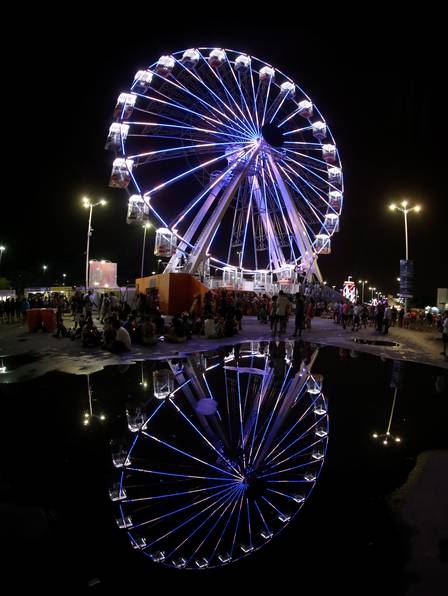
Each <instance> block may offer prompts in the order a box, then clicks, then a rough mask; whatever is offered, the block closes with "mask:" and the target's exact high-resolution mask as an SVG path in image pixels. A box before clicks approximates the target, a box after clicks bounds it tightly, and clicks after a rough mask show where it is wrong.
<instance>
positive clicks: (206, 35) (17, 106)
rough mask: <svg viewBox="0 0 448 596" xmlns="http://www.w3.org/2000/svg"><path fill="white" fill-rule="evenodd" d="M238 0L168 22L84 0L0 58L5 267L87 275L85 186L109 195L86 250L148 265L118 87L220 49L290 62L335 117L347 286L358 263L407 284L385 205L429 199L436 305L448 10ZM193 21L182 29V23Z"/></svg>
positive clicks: (427, 238) (422, 257) (23, 272)
mask: <svg viewBox="0 0 448 596" xmlns="http://www.w3.org/2000/svg"><path fill="white" fill-rule="evenodd" d="M142 11H143V12H142ZM233 11H234V12H235V15H234V16H233V18H231V15H230V14H229V16H226V15H227V14H228V12H226V10H225V9H223V15H222V17H221V18H220V19H219V23H218V25H216V24H214V22H215V21H216V19H212V18H210V21H211V22H209V23H207V24H206V23H202V22H201V21H200V20H198V15H193V14H191V13H190V14H189V15H186V16H185V17H181V16H180V15H177V16H176V18H175V19H174V20H175V23H174V25H175V26H173V18H170V17H166V18H165V20H161V19H160V18H158V17H157V18H155V17H154V14H153V15H152V14H151V12H148V13H145V12H144V9H137V8H136V7H135V6H134V7H129V9H127V11H124V12H123V14H120V15H117V14H112V13H111V14H109V15H108V16H106V17H104V19H101V20H98V21H96V22H95V21H91V20H89V18H88V16H87V14H86V13H84V12H83V13H81V12H78V13H76V14H70V13H67V15H64V17H62V16H61V15H57V14H56V15H53V18H55V19H56V22H59V23H60V25H59V26H55V27H54V26H53V25H51V26H50V24H47V25H45V24H42V26H40V27H39V28H36V29H35V30H34V29H33V33H31V34H27V35H26V36H25V35H24V36H23V43H24V44H25V45H26V48H27V50H28V60H26V62H25V63H22V62H18V61H17V59H16V60H14V62H11V61H10V62H9V64H8V65H7V66H6V67H5V70H4V73H5V74H6V75H8V79H9V82H10V92H11V95H10V96H9V97H10V101H11V104H10V108H9V109H7V110H6V112H4V115H5V118H6V121H7V122H6V123H5V126H6V129H8V130H10V133H9V134H8V137H5V138H9V140H10V141H11V142H10V143H9V150H10V151H11V154H10V158H9V159H8V164H9V167H11V168H12V169H13V171H14V172H15V174H14V177H13V179H15V184H14V185H13V190H12V191H10V190H9V188H10V187H9V186H8V185H6V186H5V187H4V191H5V193H6V195H4V201H3V203H2V214H1V220H0V244H4V245H6V247H7V249H6V251H5V253H4V254H3V257H2V263H1V268H2V272H1V274H2V275H6V276H8V277H10V278H13V279H16V278H17V277H19V279H27V278H29V277H30V276H31V277H32V278H33V279H35V281H36V283H39V282H40V281H42V265H43V264H46V265H47V266H48V270H47V274H46V275H47V276H48V278H49V281H50V280H51V281H53V282H57V281H58V280H60V279H61V277H62V272H65V273H66V274H67V282H68V283H74V282H81V281H82V279H83V276H84V259H85V256H84V254H85V253H84V251H85V241H86V231H87V212H86V211H85V210H84V209H82V208H81V202H80V201H81V197H82V196H83V195H84V194H87V195H89V196H91V197H92V198H99V197H104V198H107V199H108V201H109V204H108V206H107V208H106V209H105V210H104V211H102V212H101V213H100V212H99V211H98V210H95V212H94V221H93V227H94V234H93V236H92V244H91V252H90V256H91V257H92V258H106V259H109V260H111V261H116V262H117V263H118V277H119V281H120V282H125V281H126V280H133V279H134V277H136V276H138V275H139V270H140V257H141V252H140V251H141V245H142V231H141V229H140V228H136V227H132V226H128V225H127V224H126V222H125V218H126V208H127V195H126V193H125V191H121V190H118V189H111V188H109V187H108V181H109V175H110V167H111V154H109V153H108V152H106V151H105V150H104V143H105V139H106V136H107V131H108V128H109V125H110V124H111V122H112V111H113V108H114V106H115V102H116V98H117V96H118V94H119V93H120V92H121V91H126V90H127V89H129V86H130V84H131V83H132V79H133V75H134V73H135V72H136V71H137V70H138V69H139V68H142V67H146V66H148V65H149V64H151V63H152V62H154V61H155V60H157V59H158V57H159V56H160V55H161V54H163V53H171V52H174V51H177V50H182V49H186V48H188V47H195V46H197V47H200V46H210V47H211V46H216V47H227V48H232V49H236V50H239V51H241V52H244V53H248V54H252V55H254V56H257V57H258V58H261V59H263V60H265V61H266V62H269V63H272V64H273V65H274V66H275V67H277V68H279V69H280V70H282V71H283V72H285V74H287V75H288V76H290V77H291V78H292V79H294V80H295V81H296V82H297V83H298V84H299V85H300V86H301V87H302V88H303V89H304V90H305V91H306V92H307V93H308V94H309V95H310V96H311V98H312V99H313V101H314V103H315V104H316V105H317V106H318V108H319V109H320V111H321V112H322V114H323V115H324V117H325V119H326V121H327V122H328V123H329V125H330V128H331V130H332V133H333V135H334V137H335V139H336V141H337V144H338V148H339V151H340V155H341V160H342V164H343V168H344V177H345V199H344V207H343V212H342V216H341V230H340V232H339V234H337V235H335V236H334V237H333V242H332V250H333V252H332V254H331V255H330V256H326V257H322V258H321V259H320V260H319V264H320V267H321V270H322V273H323V275H324V278H325V279H326V280H328V282H329V283H330V284H331V285H333V284H336V285H337V286H338V287H339V286H340V284H341V283H342V281H343V280H344V279H346V277H347V275H352V276H353V278H354V279H361V278H363V279H367V280H369V285H370V284H372V285H375V286H376V287H378V288H381V289H384V290H387V291H394V290H396V289H397V287H396V284H397V282H396V277H397V275H398V274H399V271H398V269H399V260H400V258H404V225H403V216H402V214H401V213H391V212H389V211H388V209H387V205H388V204H389V203H390V202H391V201H392V200H400V199H402V198H404V197H406V198H409V200H411V201H413V202H418V203H420V204H421V205H422V207H423V210H422V212H421V213H420V214H415V213H412V214H410V215H409V253H410V254H409V256H410V258H411V259H414V261H415V268H416V292H415V293H416V295H417V296H420V297H421V300H425V301H426V300H431V302H432V303H435V292H436V288H437V287H446V286H447V285H448V267H447V265H446V261H447V259H446V253H447V251H446V200H445V196H444V194H443V193H444V191H445V187H446V180H445V178H446V168H445V163H444V162H445V160H444V159H443V158H444V144H445V142H446V94H443V93H442V91H441V88H442V85H445V84H446V82H445V78H446V77H445V74H446V65H445V63H444V55H445V48H444V47H443V41H442V40H443V36H442V25H441V17H440V15H437V14H431V15H428V16H426V17H425V16H422V15H421V14H415V15H413V14H407V15H405V16H403V15H397V16H393V15H388V16H387V18H386V17H385V16H384V13H381V14H379V13H378V14H375V15H373V14H369V13H368V11H366V10H364V11H363V13H362V15H361V13H359V14H357V13H355V12H353V13H352V14H350V15H341V14H339V13H338V14H336V13H335V14H327V15H326V16H325V18H324V17H322V15H318V14H315V15H313V13H312V10H311V9H306V10H305V9H304V12H303V13H302V16H303V18H302V19H296V18H294V19H288V18H287V15H285V13H284V11H282V14H281V15H278V16H276V15H275V14H274V15H273V16H272V17H271V16H266V17H265V18H263V19H261V18H260V19H259V22H260V24H259V25H256V24H255V23H254V22H253V21H252V24H251V25H250V26H248V25H247V24H245V21H246V22H247V21H248V19H244V17H241V18H239V17H238V16H237V15H236V13H237V12H238V11H237V10H236V7H234V9H233ZM305 13H306V14H305ZM32 17H33V16H32V15H28V18H29V20H30V22H31V20H32ZM40 19H41V20H42V15H41V17H40ZM349 21H351V22H349ZM288 22H290V24H289V25H286V26H285V23H288ZM182 26H183V27H184V31H183V32H179V31H175V29H179V28H180V27H182ZM8 71H10V72H8ZM10 192H12V197H11V196H9V197H8V196H7V195H9V193H10Z"/></svg>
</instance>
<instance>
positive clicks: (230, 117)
mask: <svg viewBox="0 0 448 596" xmlns="http://www.w3.org/2000/svg"><path fill="white" fill-rule="evenodd" d="M206 68H209V69H210V71H211V72H212V73H213V75H215V77H216V80H215V82H219V83H220V84H221V85H223V83H222V81H221V80H220V78H219V77H218V76H217V75H216V73H215V72H214V71H213V69H212V68H211V67H210V66H209V65H208V64H206ZM189 72H190V74H191V77H192V79H193V80H195V81H196V82H197V83H198V84H199V85H200V86H201V87H202V90H203V91H205V92H206V97H211V98H212V99H213V100H214V101H215V102H216V103H215V105H212V104H210V103H209V102H208V101H206V100H205V99H203V97H202V96H201V95H200V94H194V93H193V92H191V91H190V90H189V89H187V88H186V87H184V91H185V93H187V94H188V95H189V96H192V97H193V98H194V101H197V102H199V103H200V104H201V105H204V107H206V108H207V109H208V110H209V111H210V113H212V114H216V113H217V114H219V115H220V116H221V118H222V119H224V120H226V121H227V122H229V123H231V125H232V129H233V130H234V131H235V132H236V131H239V136H245V137H247V136H248V135H249V136H251V134H252V132H251V129H250V127H249V126H248V124H247V122H246V121H245V120H244V119H242V118H240V117H239V116H238V114H236V113H235V111H234V110H232V109H231V108H230V107H229V105H228V103H226V101H224V100H223V99H222V98H221V97H220V96H219V94H218V93H217V92H216V91H215V90H214V89H213V88H212V86H211V84H210V83H207V82H206V81H205V80H204V79H203V78H202V77H201V76H199V74H198V73H195V72H192V71H189ZM224 89H225V90H226V91H227V88H226V87H225V86H224ZM226 99H227V100H228V99H229V98H228V97H226ZM221 122H222V120H221Z"/></svg>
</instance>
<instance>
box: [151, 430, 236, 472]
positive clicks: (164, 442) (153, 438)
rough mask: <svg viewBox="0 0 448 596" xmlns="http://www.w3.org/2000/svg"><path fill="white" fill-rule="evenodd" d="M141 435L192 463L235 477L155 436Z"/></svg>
mask: <svg viewBox="0 0 448 596" xmlns="http://www.w3.org/2000/svg"><path fill="white" fill-rule="evenodd" d="M143 434H144V435H145V436H146V437H148V438H149V439H152V440H153V441H155V442H156V443H159V444H160V445H162V446H163V447H166V448H167V449H170V450H172V451H174V452H176V453H179V454H180V455H183V456H185V457H186V458H187V459H191V460H193V461H196V462H198V463H200V464H202V465H204V466H206V467H209V468H212V469H213V470H217V471H219V472H221V473H222V474H225V475H227V476H229V477H233V478H234V477H235V476H234V474H232V473H231V472H229V471H227V470H225V469H223V468H220V467H218V466H215V465H214V464H211V463H210V462H207V461H205V460H203V459H201V458H199V457H196V456H195V455H193V454H192V453H188V452H187V451H184V450H182V449H179V448H178V447H176V446H175V445H172V444H170V443H168V442H167V441H164V440H163V439H159V438H158V437H156V436H155V435H152V434H149V433H148V432H147V431H143ZM206 442H207V443H208V440H207V439H206ZM213 450H215V448H214V447H213Z"/></svg>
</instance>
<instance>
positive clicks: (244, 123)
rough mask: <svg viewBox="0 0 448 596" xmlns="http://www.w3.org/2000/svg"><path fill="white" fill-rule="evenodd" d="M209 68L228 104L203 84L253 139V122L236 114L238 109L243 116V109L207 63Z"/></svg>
mask: <svg viewBox="0 0 448 596" xmlns="http://www.w3.org/2000/svg"><path fill="white" fill-rule="evenodd" d="M228 65H229V68H230V69H231V66H230V64H229V63H228ZM207 67H208V69H209V71H210V73H211V75H212V78H213V77H214V81H215V82H217V83H218V85H220V86H221V89H222V91H223V92H224V94H225V97H226V99H227V102H226V101H224V100H223V99H222V98H221V97H220V96H219V95H218V93H215V91H213V89H212V88H211V86H208V85H207V84H206V83H205V81H203V84H204V85H205V87H206V88H207V90H208V92H209V93H212V94H213V96H214V97H215V98H216V99H217V100H218V101H219V102H220V104H221V105H222V106H223V109H226V110H227V111H228V112H229V116H230V117H232V118H234V119H235V120H236V121H237V123H238V126H239V128H241V129H242V130H244V131H245V133H246V134H247V135H249V137H252V136H253V133H254V130H253V129H252V128H251V122H248V121H247V120H246V119H245V118H244V116H243V117H241V115H238V114H237V113H236V112H235V109H236V110H237V111H238V112H239V113H240V114H242V112H241V109H240V107H239V105H238V104H237V103H236V102H235V101H234V98H233V97H231V96H230V95H229V90H228V89H227V86H226V85H225V83H224V81H223V79H222V77H220V76H218V74H217V72H216V71H215V70H214V69H213V68H212V67H211V66H210V64H209V63H207ZM229 100H230V101H231V103H232V105H233V108H232V107H231V106H230V105H229V104H228V101H229Z"/></svg>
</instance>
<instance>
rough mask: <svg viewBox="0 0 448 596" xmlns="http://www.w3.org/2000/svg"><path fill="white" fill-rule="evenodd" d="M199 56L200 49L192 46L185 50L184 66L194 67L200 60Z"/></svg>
mask: <svg viewBox="0 0 448 596" xmlns="http://www.w3.org/2000/svg"><path fill="white" fill-rule="evenodd" d="M199 57H200V54H199V52H198V50H195V49H194V48H190V49H188V50H185V52H184V53H183V56H182V60H181V62H182V64H183V65H184V66H188V67H193V66H196V64H197V63H198V62H199Z"/></svg>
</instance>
